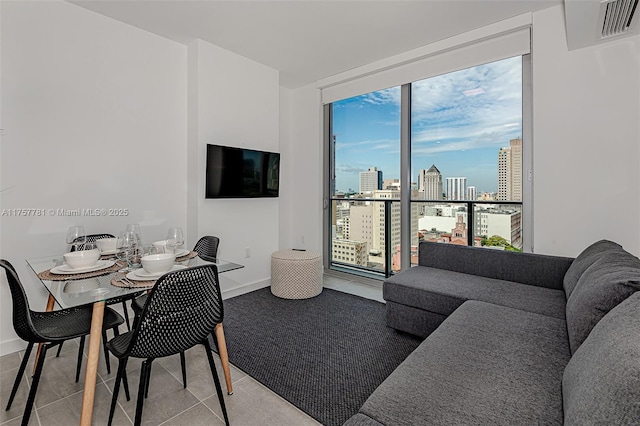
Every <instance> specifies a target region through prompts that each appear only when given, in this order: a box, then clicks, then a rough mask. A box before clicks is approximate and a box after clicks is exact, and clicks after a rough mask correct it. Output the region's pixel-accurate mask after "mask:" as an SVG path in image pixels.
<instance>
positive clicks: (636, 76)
mask: <svg viewBox="0 0 640 426" xmlns="http://www.w3.org/2000/svg"><path fill="white" fill-rule="evenodd" d="M639 55H640V36H634V37H628V38H624V39H620V40H617V41H611V42H609V43H605V44H603V45H599V46H597V47H589V48H584V49H580V50H575V51H571V52H569V51H568V50H567V47H566V34H565V32H564V15H563V8H562V6H561V5H560V6H557V7H554V8H550V9H547V10H544V11H542V12H538V13H535V14H534V15H533V45H532V60H533V104H534V110H533V113H534V116H533V133H534V135H533V137H534V146H533V153H534V154H533V155H534V160H533V161H534V165H533V168H534V219H533V221H534V245H535V247H534V249H535V252H537V253H545V254H555V255H565V256H576V255H578V254H579V253H580V251H582V250H583V249H584V248H585V247H586V246H587V245H588V244H590V243H592V242H594V241H596V240H598V239H601V238H607V239H611V240H614V241H616V242H618V243H620V244H622V245H623V246H624V247H625V248H626V249H627V250H629V251H630V252H631V253H633V254H635V255H640V219H639V213H638V212H640V189H639V188H640V174H639V173H640V172H639V170H640V124H639V120H638V117H640V105H639V104H640V59H639ZM316 97H317V95H316V93H315V92H314V91H313V89H312V88H309V87H305V88H301V89H297V90H294V91H293V93H292V94H291V95H290V98H291V99H292V105H291V106H290V108H291V110H292V111H294V113H293V115H294V119H292V120H291V127H292V130H291V134H292V135H294V136H292V140H291V144H292V145H293V147H294V148H293V158H292V163H293V164H296V165H297V164H298V163H300V164H304V166H301V167H299V168H297V169H296V170H295V174H294V179H293V186H294V187H293V188H292V189H291V190H292V191H293V192H294V193H295V194H296V197H298V196H300V197H303V198H304V200H306V201H311V200H320V199H321V197H322V187H321V182H317V181H316V180H315V179H318V178H320V176H321V170H319V169H318V167H319V166H320V159H319V160H318V163H316V164H309V163H310V162H309V156H310V155H313V156H315V155H316V154H315V153H316V152H319V151H318V149H319V147H321V146H322V140H321V134H322V131H321V111H320V110H319V100H318V99H316ZM302 117H304V119H301V118H302ZM314 144H318V145H317V146H316V145H314ZM310 153H312V154H310ZM318 158H320V157H318ZM314 161H315V160H314ZM296 167H297V166H296ZM308 170H310V173H309V172H308ZM295 205H296V207H297V210H296V217H298V218H300V219H298V220H291V227H290V229H288V230H286V233H287V235H288V238H289V241H291V242H295V239H296V238H298V236H299V235H306V237H305V238H306V240H308V241H314V242H316V241H317V242H320V241H321V236H322V228H321V227H318V226H315V225H316V224H318V223H321V220H320V218H321V216H320V214H321V207H320V206H319V205H318V204H317V203H311V204H310V203H308V202H307V203H305V202H296V203H295ZM620 206H623V208H620ZM312 220H315V222H312ZM284 232H285V231H284V230H283V233H284Z"/></svg>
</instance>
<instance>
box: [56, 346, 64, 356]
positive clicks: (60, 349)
mask: <svg viewBox="0 0 640 426" xmlns="http://www.w3.org/2000/svg"><path fill="white" fill-rule="evenodd" d="M63 344H64V342H62V343H60V346H58V352H56V358H58V357H59V356H60V351H62V345H63Z"/></svg>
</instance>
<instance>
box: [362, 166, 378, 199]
mask: <svg viewBox="0 0 640 426" xmlns="http://www.w3.org/2000/svg"><path fill="white" fill-rule="evenodd" d="M379 189H382V171H381V170H378V168H377V167H369V170H368V171H366V172H360V193H361V194H365V193H368V192H370V193H372V192H373V191H377V190H379Z"/></svg>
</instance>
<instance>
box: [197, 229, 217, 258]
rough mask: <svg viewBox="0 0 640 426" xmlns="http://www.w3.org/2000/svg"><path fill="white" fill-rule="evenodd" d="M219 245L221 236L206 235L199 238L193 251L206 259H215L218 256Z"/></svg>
mask: <svg viewBox="0 0 640 426" xmlns="http://www.w3.org/2000/svg"><path fill="white" fill-rule="evenodd" d="M218 245H220V238H218V237H213V236H211V235H206V236H204V237H202V238H200V239H199V240H198V242H197V243H196V245H195V247H194V248H193V251H195V252H196V253H198V256H200V257H201V258H202V259H204V260H210V259H215V258H217V257H218Z"/></svg>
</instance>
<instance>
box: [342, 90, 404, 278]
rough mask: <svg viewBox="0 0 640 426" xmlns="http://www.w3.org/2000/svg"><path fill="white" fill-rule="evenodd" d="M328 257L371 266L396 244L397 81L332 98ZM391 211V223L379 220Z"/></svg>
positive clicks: (381, 267) (383, 266)
mask: <svg viewBox="0 0 640 426" xmlns="http://www.w3.org/2000/svg"><path fill="white" fill-rule="evenodd" d="M331 107H332V123H331V124H332V131H331V145H332V146H331V155H332V163H333V167H332V171H331V173H332V174H331V185H330V187H331V219H330V220H331V224H330V227H331V229H330V234H331V250H330V253H331V259H332V263H333V264H334V265H340V266H342V267H346V268H351V267H354V268H356V269H358V270H365V271H371V272H382V273H384V272H385V270H388V268H389V259H388V256H387V255H386V254H387V253H388V251H389V249H390V248H393V247H394V246H395V247H398V249H399V246H400V230H399V221H400V210H399V204H398V203H397V202H396V203H393V202H392V201H391V200H399V199H400V193H399V191H398V189H399V180H398V177H399V174H400V87H393V88H390V89H385V90H381V91H377V92H372V93H367V94H364V95H360V96H355V97H353V98H348V99H344V100H341V101H337V102H334V103H333V104H332V106H331ZM389 214H390V215H391V218H390V219H391V228H390V229H387V226H385V221H386V217H387V215H389Z"/></svg>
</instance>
